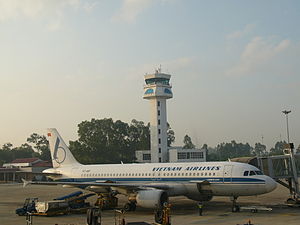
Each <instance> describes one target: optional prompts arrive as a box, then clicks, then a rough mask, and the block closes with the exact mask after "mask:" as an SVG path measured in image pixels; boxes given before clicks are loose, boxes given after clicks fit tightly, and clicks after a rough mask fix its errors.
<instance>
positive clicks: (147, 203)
mask: <svg viewBox="0 0 300 225" xmlns="http://www.w3.org/2000/svg"><path fill="white" fill-rule="evenodd" d="M167 201H168V194H167V193H166V192H165V191H162V190H157V189H151V190H141V191H139V192H138V194H137V195H136V203H137V205H138V206H141V207H143V208H151V209H153V208H160V207H162V206H163V204H164V203H165V202H167Z"/></svg>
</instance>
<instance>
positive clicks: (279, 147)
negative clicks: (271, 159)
mask: <svg viewBox="0 0 300 225" xmlns="http://www.w3.org/2000/svg"><path fill="white" fill-rule="evenodd" d="M286 144H287V143H286V142H285V141H277V142H276V144H275V146H274V148H271V149H270V153H269V155H282V154H283V149H284V148H285V145H286Z"/></svg>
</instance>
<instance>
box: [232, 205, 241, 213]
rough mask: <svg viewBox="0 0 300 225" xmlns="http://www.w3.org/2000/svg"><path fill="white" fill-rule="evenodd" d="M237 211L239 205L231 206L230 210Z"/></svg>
mask: <svg viewBox="0 0 300 225" xmlns="http://www.w3.org/2000/svg"><path fill="white" fill-rule="evenodd" d="M239 211H240V207H239V206H238V205H235V206H233V207H232V212H239Z"/></svg>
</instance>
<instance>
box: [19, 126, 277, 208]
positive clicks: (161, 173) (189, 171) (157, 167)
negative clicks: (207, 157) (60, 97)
mask: <svg viewBox="0 0 300 225" xmlns="http://www.w3.org/2000/svg"><path fill="white" fill-rule="evenodd" d="M47 136H48V139H49V144H50V152H51V157H52V163H53V168H49V169H46V170H44V171H43V173H44V174H46V175H47V177H50V178H51V179H53V180H54V181H46V182H45V181H44V182H43V181H27V183H26V184H28V183H30V184H47V185H48V184H49V185H50V184H56V185H58V184H60V185H63V186H64V187H78V188H81V189H85V190H89V191H92V192H95V193H97V194H98V195H99V196H101V195H103V194H106V195H105V196H107V198H109V199H108V200H111V198H115V196H117V195H119V194H121V195H126V196H128V203H126V204H125V206H124V209H125V210H126V211H134V210H135V209H136V206H140V207H144V208H153V209H155V208H161V207H162V206H163V204H164V203H165V202H167V201H168V198H169V197H173V196H186V197H187V198H189V199H192V200H195V201H200V202H203V201H209V200H211V199H212V197H213V196H229V197H230V198H231V200H232V202H233V206H232V211H238V210H239V206H238V205H237V204H236V200H237V198H238V197H239V196H254V195H260V194H264V193H268V192H271V191H273V190H274V189H275V188H276V186H277V184H276V182H275V181H274V180H273V179H272V178H271V177H268V176H266V175H263V174H262V172H261V171H260V170H259V169H258V168H256V167H254V166H252V165H249V164H245V163H238V162H230V161H228V162H183V163H132V164H123V163H121V164H102V165H100V164H96V165H82V164H80V163H79V162H78V161H77V160H76V159H75V158H74V156H73V155H72V153H71V151H70V150H69V148H68V146H67V145H66V144H65V142H64V141H63V139H62V138H61V136H60V135H59V133H58V131H57V130H56V129H55V128H50V129H48V130H47ZM26 184H25V183H24V185H26Z"/></svg>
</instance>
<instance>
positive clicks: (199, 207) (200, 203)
mask: <svg viewBox="0 0 300 225" xmlns="http://www.w3.org/2000/svg"><path fill="white" fill-rule="evenodd" d="M198 210H199V216H202V213H203V203H202V202H198Z"/></svg>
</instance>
